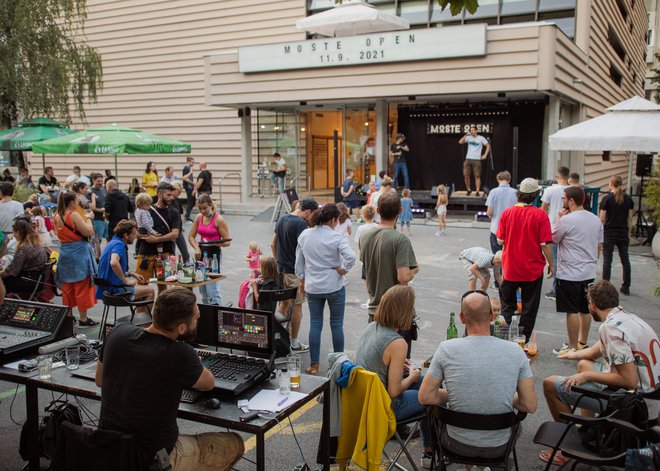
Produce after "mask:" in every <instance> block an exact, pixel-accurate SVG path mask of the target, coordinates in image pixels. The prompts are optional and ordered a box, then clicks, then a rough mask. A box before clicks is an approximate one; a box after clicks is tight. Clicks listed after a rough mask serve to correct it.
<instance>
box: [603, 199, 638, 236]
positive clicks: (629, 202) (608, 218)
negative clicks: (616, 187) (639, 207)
mask: <svg viewBox="0 0 660 471" xmlns="http://www.w3.org/2000/svg"><path fill="white" fill-rule="evenodd" d="M634 207H635V203H634V202H633V199H632V198H631V197H630V196H628V195H627V194H625V193H624V194H623V203H621V204H616V198H615V197H614V195H613V194H612V193H610V194H608V195H605V197H604V198H603V199H602V201H601V202H600V206H599V208H600V210H601V211H605V212H606V214H605V224H604V225H603V228H604V231H603V235H604V236H605V237H607V236H610V237H628V212H629V211H630V210H631V209H633V208H634Z"/></svg>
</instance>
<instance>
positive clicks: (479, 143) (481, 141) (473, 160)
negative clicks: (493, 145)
mask: <svg viewBox="0 0 660 471" xmlns="http://www.w3.org/2000/svg"><path fill="white" fill-rule="evenodd" d="M458 143H459V144H467V153H466V154H465V162H463V177H464V178H465V188H466V189H467V196H470V195H471V194H472V190H471V188H470V175H472V174H474V183H475V185H476V187H477V192H476V193H475V196H479V190H481V161H482V160H486V157H488V153H489V152H490V143H489V142H488V139H486V138H485V137H483V136H481V135H479V134H477V127H476V126H470V134H467V135H465V136H463V137H462V138H461V140H460V141H458ZM484 146H486V151H485V152H483V153H482V150H483V148H484Z"/></svg>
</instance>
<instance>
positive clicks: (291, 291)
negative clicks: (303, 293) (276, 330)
mask: <svg viewBox="0 0 660 471" xmlns="http://www.w3.org/2000/svg"><path fill="white" fill-rule="evenodd" d="M297 294H298V288H297V287H296V286H294V287H293V288H282V289H264V290H259V304H270V308H271V309H270V310H271V312H272V313H273V314H275V320H276V321H277V322H279V323H280V324H282V325H283V326H286V325H288V324H289V322H291V313H292V307H293V302H292V303H291V306H290V307H289V311H288V312H287V314H288V317H284V316H282V315H281V314H280V313H279V312H277V303H278V302H282V301H289V300H293V299H296V295H297Z"/></svg>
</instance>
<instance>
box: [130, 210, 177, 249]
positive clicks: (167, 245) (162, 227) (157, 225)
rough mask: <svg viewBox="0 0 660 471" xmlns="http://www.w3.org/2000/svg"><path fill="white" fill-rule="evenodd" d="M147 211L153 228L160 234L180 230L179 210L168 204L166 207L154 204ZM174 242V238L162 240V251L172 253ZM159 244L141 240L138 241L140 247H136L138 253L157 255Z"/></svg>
mask: <svg viewBox="0 0 660 471" xmlns="http://www.w3.org/2000/svg"><path fill="white" fill-rule="evenodd" d="M149 212H150V213H151V218H152V219H153V220H154V230H155V231H156V232H158V233H159V234H160V235H165V234H169V233H170V232H172V231H173V230H174V229H179V230H181V216H180V215H179V211H177V210H176V209H174V208H173V207H172V206H169V207H167V208H159V207H157V206H155V205H154V206H152V207H151V208H150V209H149ZM159 214H160V216H162V218H161V217H160V216H158V215H159ZM163 219H165V221H166V222H167V224H165V222H163ZM168 226H169V227H168ZM175 243H176V239H175V240H170V241H168V242H163V243H162V246H163V252H164V253H169V254H173V253H174V244H175ZM159 245H161V244H152V243H149V242H147V241H146V240H143V241H142V242H141V243H140V247H139V249H138V255H157V254H158V246H159Z"/></svg>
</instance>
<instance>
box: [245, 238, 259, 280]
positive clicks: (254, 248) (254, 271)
mask: <svg viewBox="0 0 660 471" xmlns="http://www.w3.org/2000/svg"><path fill="white" fill-rule="evenodd" d="M248 248H249V250H248V253H247V255H246V256H245V259H246V260H247V262H248V267H249V268H250V276H251V277H252V278H256V277H258V276H259V267H260V263H261V249H260V248H259V245H257V243H256V242H255V241H252V242H250V244H249V245H248Z"/></svg>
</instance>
